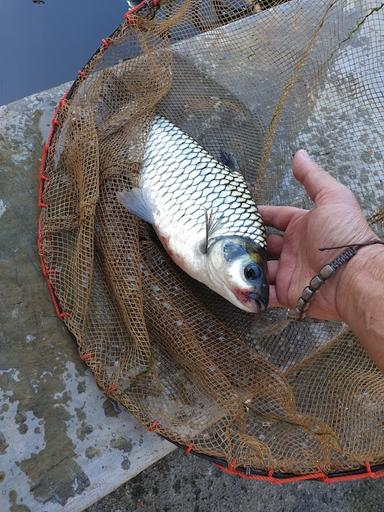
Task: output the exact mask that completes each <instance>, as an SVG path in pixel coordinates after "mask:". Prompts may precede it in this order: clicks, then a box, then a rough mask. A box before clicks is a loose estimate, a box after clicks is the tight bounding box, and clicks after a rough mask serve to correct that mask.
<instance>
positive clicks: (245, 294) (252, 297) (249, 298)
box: [234, 285, 269, 313]
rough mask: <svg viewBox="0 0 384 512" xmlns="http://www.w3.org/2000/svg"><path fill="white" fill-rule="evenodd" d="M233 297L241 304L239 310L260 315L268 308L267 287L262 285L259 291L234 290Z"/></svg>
mask: <svg viewBox="0 0 384 512" xmlns="http://www.w3.org/2000/svg"><path fill="white" fill-rule="evenodd" d="M234 295H235V296H236V298H237V300H238V301H239V302H241V305H242V308H241V309H244V310H245V311H248V312H250V313H260V312H262V311H265V310H266V309H267V307H268V302H269V286H268V285H263V286H262V287H261V288H260V290H254V289H251V290H250V289H249V288H248V289H242V288H238V289H236V290H234Z"/></svg>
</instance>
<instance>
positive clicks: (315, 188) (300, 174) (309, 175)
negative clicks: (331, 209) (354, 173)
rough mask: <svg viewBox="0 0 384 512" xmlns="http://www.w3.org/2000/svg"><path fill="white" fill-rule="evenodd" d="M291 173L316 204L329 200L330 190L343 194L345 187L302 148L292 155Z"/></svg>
mask: <svg viewBox="0 0 384 512" xmlns="http://www.w3.org/2000/svg"><path fill="white" fill-rule="evenodd" d="M292 169H293V174H294V176H295V178H296V179H297V180H298V181H299V182H300V183H301V184H302V185H303V186H304V188H305V190H306V192H307V194H308V195H309V197H310V198H311V199H312V201H313V202H314V203H316V204H324V202H327V201H328V200H329V196H328V197H327V194H329V193H330V192H332V193H333V197H334V194H335V193H340V194H343V193H344V192H345V187H344V186H343V185H342V184H341V183H339V182H338V181H337V180H335V178H333V177H332V176H331V175H330V174H329V173H328V172H327V171H324V169H322V168H321V167H320V165H318V164H317V163H316V162H314V161H313V160H311V158H310V157H309V155H308V153H307V152H306V151H305V150H304V149H300V150H299V151H297V152H296V154H295V156H294V157H293V163H292Z"/></svg>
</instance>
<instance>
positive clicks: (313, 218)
mask: <svg viewBox="0 0 384 512" xmlns="http://www.w3.org/2000/svg"><path fill="white" fill-rule="evenodd" d="M292 167H293V174H294V176H295V178H296V179H297V180H298V181H299V182H300V183H301V184H302V185H303V186H304V188H305V190H306V192H307V194H308V196H309V197H310V198H311V200H312V201H313V202H314V204H315V206H314V208H313V209H312V210H303V209H300V208H294V207H290V206H261V207H260V208H259V209H260V213H261V215H262V217H263V220H264V222H265V224H266V225H267V226H273V227H275V228H277V229H278V230H280V231H282V232H283V236H279V235H270V236H269V237H268V244H267V250H268V253H269V256H270V257H271V258H275V259H273V260H270V261H269V262H268V273H269V281H270V307H276V306H280V307H288V308H294V307H295V306H296V302H297V300H298V298H299V297H300V295H301V293H302V291H303V289H304V288H305V287H306V286H308V284H309V281H310V280H311V279H312V277H314V276H315V275H316V274H317V273H318V272H319V270H320V269H321V268H322V267H323V266H324V265H326V264H327V263H329V262H330V261H331V260H332V259H333V258H335V257H336V256H337V255H338V254H340V252H342V251H341V250H340V249H338V250H330V251H319V248H320V247H335V246H341V245H347V244H353V243H361V242H365V241H367V240H373V239H376V238H377V237H376V235H375V233H374V232H373V231H372V230H371V228H370V227H369V225H368V223H367V221H366V220H365V218H364V215H363V213H362V211H361V209H360V206H359V204H358V202H357V200H356V198H355V196H354V194H353V193H352V192H351V191H350V190H349V189H348V188H347V187H345V186H344V185H342V184H341V183H339V182H338V181H337V180H335V179H334V178H333V177H332V176H331V175H330V174H328V173H327V172H326V171H324V170H323V169H322V168H321V167H320V166H318V165H317V164H316V163H315V162H313V161H312V160H311V159H310V158H309V156H308V154H307V153H306V152H305V151H304V150H300V151H298V152H297V153H296V154H295V156H294V159H293V166H292ZM355 258H358V255H357V256H355ZM346 268H348V263H347V264H345V265H343V266H342V267H341V268H340V269H338V270H337V271H336V273H335V275H333V276H331V277H330V279H329V280H327V282H326V283H325V284H324V285H323V286H322V287H321V288H320V289H319V290H318V291H317V292H316V293H315V294H314V296H313V297H312V299H311V301H310V306H309V309H308V311H307V316H310V317H312V318H317V319H320V320H343V311H344V309H345V304H344V302H345V301H348V300H349V297H348V295H346V294H344V293H343V294H341V293H338V292H339V283H340V279H341V277H342V275H343V272H345V271H346ZM354 269H356V265H355V266H354Z"/></svg>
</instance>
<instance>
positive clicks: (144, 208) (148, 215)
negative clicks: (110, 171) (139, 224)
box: [116, 188, 155, 224]
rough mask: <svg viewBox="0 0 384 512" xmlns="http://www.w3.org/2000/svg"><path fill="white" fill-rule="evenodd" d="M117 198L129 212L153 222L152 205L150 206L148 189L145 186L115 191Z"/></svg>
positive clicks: (150, 222)
mask: <svg viewBox="0 0 384 512" xmlns="http://www.w3.org/2000/svg"><path fill="white" fill-rule="evenodd" d="M116 195H117V199H118V200H119V202H120V203H121V204H122V205H123V206H125V208H126V209H127V210H128V211H129V212H130V213H133V214H134V215H136V216H137V217H139V218H140V219H143V220H145V221H146V222H149V224H154V223H155V219H154V215H153V207H152V206H151V201H150V194H149V190H148V189H145V188H132V189H131V190H124V191H123V192H117V194H116Z"/></svg>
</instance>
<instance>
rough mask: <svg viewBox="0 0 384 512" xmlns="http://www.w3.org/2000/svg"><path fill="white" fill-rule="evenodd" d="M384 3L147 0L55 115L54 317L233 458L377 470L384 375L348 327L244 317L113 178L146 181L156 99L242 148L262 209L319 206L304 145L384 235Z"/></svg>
mask: <svg viewBox="0 0 384 512" xmlns="http://www.w3.org/2000/svg"><path fill="white" fill-rule="evenodd" d="M383 13H384V9H383V5H382V4H381V2H380V1H379V0H372V1H371V0H361V1H359V0H316V1H314V0H301V1H299V0H292V1H290V2H286V3H284V2H281V1H270V0H259V1H254V0H204V1H199V0H174V1H163V2H161V3H159V2H156V1H152V3H151V2H149V1H148V2H141V3H140V4H139V5H138V6H136V7H134V8H133V9H131V10H130V11H128V13H127V14H126V16H125V18H124V20H123V22H122V24H121V25H120V26H119V27H118V28H117V29H116V30H115V32H114V33H113V34H112V35H111V36H110V37H109V38H106V39H104V40H103V41H102V43H101V46H100V48H99V49H98V50H97V52H96V53H95V54H94V56H93V57H92V58H91V59H90V61H89V62H88V63H87V65H86V66H85V67H84V68H83V69H82V71H80V72H79V76H78V78H77V80H76V81H75V82H74V84H73V86H72V87H71V89H70V91H69V92H68V93H67V94H66V96H65V97H64V98H63V99H62V100H61V102H60V104H59V106H58V108H57V110H56V112H55V117H54V119H53V121H52V130H51V133H50V136H49V139H48V142H47V144H46V146H45V150H44V153H43V160H42V164H41V169H40V195H39V203H40V207H41V208H42V209H41V215H40V223H39V251H40V255H41V261H42V268H43V272H44V275H45V277H46V278H47V281H48V286H49V290H50V292H51V295H52V298H53V302H54V305H55V308H56V311H57V313H58V314H59V316H60V318H62V319H63V320H64V322H65V324H66V326H67V327H68V329H69V330H70V332H71V333H72V334H73V335H74V337H75V338H76V341H77V343H78V347H79V351H80V355H81V357H82V358H83V359H84V360H85V361H86V362H87V364H88V365H89V367H90V368H91V370H92V372H93V373H94V375H95V378H96V381H97V383H98V385H99V386H100V387H101V388H102V389H103V390H105V392H106V393H107V394H109V395H110V396H112V397H113V398H114V399H115V400H117V401H118V402H120V403H121V404H122V405H123V406H125V407H126V408H127V409H128V410H129V411H130V412H131V413H133V414H134V415H135V416H136V418H138V419H139V420H140V421H141V422H142V423H143V424H144V425H145V426H146V427H147V428H149V429H150V430H154V431H156V432H157V433H159V434H161V435H163V436H165V437H166V438H168V439H170V440H172V441H173V442H175V443H176V444H179V445H182V446H185V447H187V451H191V450H192V451H193V452H195V453H199V454H204V455H206V456H208V457H211V458H212V459H213V460H215V461H217V462H219V463H220V464H221V465H223V466H224V467H226V468H227V470H228V471H232V472H234V473H236V472H244V473H245V474H246V475H249V476H251V475H256V476H260V475H267V476H266V477H265V478H269V479H272V480H273V479H274V478H291V477H292V476H293V477H294V478H301V477H302V478H307V477H311V478H312V477H313V478H322V479H326V478H328V477H329V476H337V475H340V474H344V473H345V474H348V473H350V472H352V474H359V475H360V474H370V475H371V476H373V475H374V476H378V475H379V474H381V469H382V467H383V466H381V464H383V463H384V405H383V404H384V376H383V374H381V373H380V372H379V370H378V369H377V368H376V367H375V365H374V364H373V363H372V362H371V360H370V359H369V357H368V356H367V354H366V353H365V351H364V350H363V349H362V348H361V345H360V343H359V342H358V340H357V339H356V338H355V337H354V336H353V335H352V334H351V332H350V331H349V330H348V328H347V326H345V325H343V324H341V323H337V322H296V321H289V322H288V321H286V311H284V310H282V309H274V310H273V309H272V310H270V311H268V312H265V313H262V314H259V315H252V314H248V313H245V312H243V311H241V310H239V309H237V308H236V307H234V306H232V305H231V304H230V303H229V302H227V301H226V300H225V299H223V298H221V297H220V296H218V295H217V294H215V293H214V292H211V291H210V290H209V289H208V288H206V287H205V286H203V285H201V284H200V283H198V282H196V281H194V280H192V279H191V278H189V277H188V276H187V275H186V274H184V273H183V272H182V271H181V270H180V269H179V268H178V267H177V266H176V265H175V264H174V263H173V262H172V261H171V260H170V258H169V257H168V256H167V254H166V253H165V251H164V249H163V248H162V246H161V245H160V243H159V241H158V240H157V237H156V235H155V234H154V231H153V229H152V227H151V226H150V225H148V224H146V223H145V222H143V221H141V220H138V219H137V218H136V217H134V216H132V215H131V214H130V213H129V212H128V211H127V210H126V209H124V208H123V207H122V206H121V205H120V204H119V203H118V201H117V198H116V192H117V191H122V190H126V189H128V188H130V187H132V186H137V184H138V178H139V174H140V168H141V163H142V161H143V154H144V146H145V142H146V138H147V134H148V130H149V128H150V126H151V122H152V120H153V118H154V116H155V114H156V113H160V114H161V115H163V116H164V117H166V118H167V119H169V120H170V121H172V122H173V123H174V124H175V125H176V126H178V127H180V128H181V129H182V130H183V131H184V132H186V133H187V134H189V135H190V136H191V137H193V138H194V139H195V140H196V141H197V142H198V143H200V144H201V145H202V146H203V147H204V148H205V149H206V150H207V151H208V152H209V153H210V154H211V155H212V156H214V157H215V158H219V155H220V152H221V151H222V150H223V149H224V150H225V151H226V152H229V153H231V154H232V155H233V156H234V157H235V158H236V160H237V161H238V162H239V165H240V167H241V169H242V170H243V172H244V176H245V178H246V180H247V183H248V185H249V188H250V190H251V191H252V194H253V196H254V198H255V200H256V201H257V203H258V204H260V203H265V204H281V205H287V204H294V205H295V206H302V207H310V204H309V203H308V199H307V198H306V196H305V193H304V192H303V190H302V188H301V187H300V186H298V185H297V184H296V183H295V180H294V179H293V177H292V173H291V159H292V154H293V153H294V152H295V150H296V149H297V148H299V147H305V148H307V149H308V150H309V152H310V153H311V155H312V156H313V157H314V158H315V159H317V161H318V162H319V163H320V164H322V165H323V166H324V167H325V168H327V169H329V170H330V171H331V172H332V173H333V175H335V176H336V177H337V178H338V179H339V180H340V181H341V182H343V183H344V184H346V185H348V186H349V187H350V188H351V189H352V190H353V191H354V192H355V193H356V195H357V196H358V198H359V200H360V203H361V205H362V207H363V209H364V212H365V214H366V216H367V217H368V218H369V219H370V220H371V222H372V224H373V227H374V229H375V230H376V231H377V232H378V234H379V235H382V234H383V228H384V225H383V219H384V210H383V199H384V192H383V191H384V188H383V171H382V167H381V165H382V152H381V149H380V146H379V141H380V136H382V133H383V128H384V122H383V107H384V104H383V96H382V73H383V70H382V64H381V61H380V59H381V58H382V54H383V42H384V20H383ZM380 134H381V135H380Z"/></svg>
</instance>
